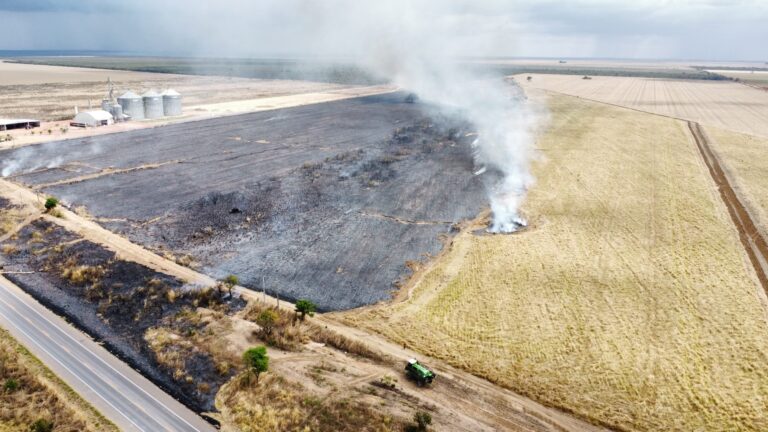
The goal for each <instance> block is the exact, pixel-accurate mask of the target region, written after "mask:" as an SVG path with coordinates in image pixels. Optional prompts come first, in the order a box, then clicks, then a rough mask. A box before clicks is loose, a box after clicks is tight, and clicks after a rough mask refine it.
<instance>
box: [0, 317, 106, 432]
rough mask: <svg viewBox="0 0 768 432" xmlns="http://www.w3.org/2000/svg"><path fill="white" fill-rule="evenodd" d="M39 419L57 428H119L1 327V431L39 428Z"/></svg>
mask: <svg viewBox="0 0 768 432" xmlns="http://www.w3.org/2000/svg"><path fill="white" fill-rule="evenodd" d="M38 421H40V422H41V424H42V423H43V422H51V423H53V426H54V429H53V430H55V431H82V432H90V431H93V432H96V431H98V432H102V431H103V432H111V431H115V432H116V431H117V428H116V427H115V426H114V425H113V424H112V423H110V422H108V421H107V420H106V419H105V418H104V417H102V416H101V415H100V414H99V413H98V412H96V411H95V410H94V409H93V408H92V407H91V406H89V405H88V404H87V403H86V402H85V401H84V400H83V399H82V398H80V396H78V395H77V394H75V393H74V392H73V391H72V390H71V389H70V388H69V387H67V386H66V385H65V384H64V383H63V382H62V381H61V380H59V379H58V378H57V377H56V376H55V375H53V374H52V373H51V371H49V370H48V369H47V368H46V367H45V366H43V365H42V364H41V363H40V361H39V360H37V359H36V358H35V357H34V356H32V354H30V353H29V352H28V351H27V350H26V349H25V348H23V347H22V346H21V345H19V344H18V342H16V341H15V340H14V339H13V338H11V336H10V335H9V334H8V333H7V332H6V331H5V330H2V329H0V432H16V431H28V430H38V429H30V426H31V425H33V424H34V423H35V422H38ZM39 430H43V429H39Z"/></svg>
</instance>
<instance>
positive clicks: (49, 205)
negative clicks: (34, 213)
mask: <svg viewBox="0 0 768 432" xmlns="http://www.w3.org/2000/svg"><path fill="white" fill-rule="evenodd" d="M57 205H59V200H58V199H57V198H55V197H48V198H46V199H45V211H47V212H50V211H51V210H53V209H55V208H56V206H57Z"/></svg>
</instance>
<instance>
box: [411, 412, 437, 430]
mask: <svg viewBox="0 0 768 432" xmlns="http://www.w3.org/2000/svg"><path fill="white" fill-rule="evenodd" d="M413 422H414V423H415V424H413V425H408V426H407V427H406V428H405V430H406V432H426V431H428V430H429V425H431V424H432V416H431V415H430V414H429V413H428V412H424V411H416V414H414V415H413Z"/></svg>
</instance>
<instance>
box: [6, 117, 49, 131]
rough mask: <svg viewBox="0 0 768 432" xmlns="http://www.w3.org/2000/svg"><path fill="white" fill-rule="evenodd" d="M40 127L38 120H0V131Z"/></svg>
mask: <svg viewBox="0 0 768 432" xmlns="http://www.w3.org/2000/svg"><path fill="white" fill-rule="evenodd" d="M36 127H40V120H32V119H3V118H0V131H4V130H11V129H32V128H36Z"/></svg>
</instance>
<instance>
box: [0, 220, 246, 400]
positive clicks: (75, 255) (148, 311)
mask: <svg viewBox="0 0 768 432" xmlns="http://www.w3.org/2000/svg"><path fill="white" fill-rule="evenodd" d="M0 246H2V249H0V250H1V251H2V252H0V265H2V267H3V269H4V272H6V273H5V274H4V275H5V277H7V278H8V279H10V280H11V281H13V282H14V283H15V284H17V285H18V286H19V287H21V288H23V289H24V290H25V291H26V292H28V293H30V294H31V295H32V296H33V297H35V298H36V299H37V300H38V301H40V302H41V303H42V304H44V305H45V306H46V307H48V308H50V309H52V310H54V311H56V312H57V313H59V314H60V315H63V316H65V317H67V318H68V319H69V320H70V321H71V322H73V323H74V324H75V325H77V326H78V327H79V328H81V329H82V330H83V331H85V332H86V333H88V334H90V335H91V336H92V337H94V338H96V339H97V340H100V341H103V342H104V343H105V345H106V346H107V348H108V349H109V350H110V351H111V352H113V353H114V354H115V355H117V356H118V357H120V358H122V359H124V360H125V361H126V362H128V363H129V364H131V365H132V366H133V367H134V368H136V369H138V370H140V371H141V372H142V373H143V374H144V375H145V376H147V377H149V378H150V379H151V380H152V381H154V382H155V383H157V384H158V385H159V386H161V387H163V388H164V389H165V390H166V391H168V392H169V393H171V394H172V395H174V396H175V397H176V398H177V399H179V400H180V401H182V402H183V403H185V404H186V405H187V406H189V407H190V408H192V409H194V410H196V411H198V412H202V411H212V410H214V409H215V408H214V397H215V395H216V392H217V391H218V389H219V388H220V387H221V385H223V384H224V383H225V382H226V381H227V380H229V378H230V377H231V376H232V375H233V374H234V372H235V370H234V369H231V370H222V369H221V368H220V367H219V365H216V364H215V363H214V361H213V359H212V358H211V356H210V355H208V354H207V353H205V352H202V351H200V352H197V353H194V354H193V355H190V356H186V357H184V359H183V361H182V362H181V363H180V364H179V365H178V369H172V368H169V367H167V366H164V365H162V364H161V363H159V362H158V359H157V358H156V355H155V353H154V352H153V351H152V349H151V348H150V346H149V344H148V342H147V341H146V340H145V338H144V335H145V332H146V331H147V329H149V328H152V327H154V326H158V325H165V324H167V323H168V322H173V321H174V320H178V319H179V317H180V316H183V315H184V313H185V312H188V311H192V310H195V309H196V308H197V307H205V308H211V309H214V310H217V311H220V312H224V313H232V312H234V311H237V310H238V309H240V308H242V307H243V306H244V301H242V300H241V299H238V298H236V297H235V298H228V297H226V296H224V298H223V299H222V298H221V297H220V296H219V295H218V293H217V291H215V290H203V291H200V290H187V289H185V288H184V287H183V286H182V284H181V283H180V282H179V281H178V280H176V279H174V278H172V277H169V276H166V275H164V274H161V273H157V272H155V271H154V270H151V269H149V268H147V267H144V266H142V265H139V264H136V263H132V262H127V261H122V260H119V259H116V257H115V254H114V253H113V252H111V251H108V250H106V249H104V248H103V247H101V246H99V245H97V244H95V243H92V242H90V241H87V240H83V239H82V238H80V237H79V236H78V235H76V234H74V233H71V232H69V231H67V230H65V229H64V228H61V227H59V226H57V225H54V224H52V223H50V222H47V221H44V220H36V221H34V222H32V223H31V224H29V225H27V226H25V227H24V228H22V229H21V230H20V231H19V232H18V233H17V234H16V235H14V236H13V237H12V238H11V239H8V240H6V241H5V242H3V243H2V244H0ZM188 330H189V331H192V330H198V329H196V328H191V327H190V329H188ZM188 376H193V377H195V378H194V380H189V379H187V378H186V377H188ZM200 383H205V385H206V387H201V386H200V385H199V384H200Z"/></svg>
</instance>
